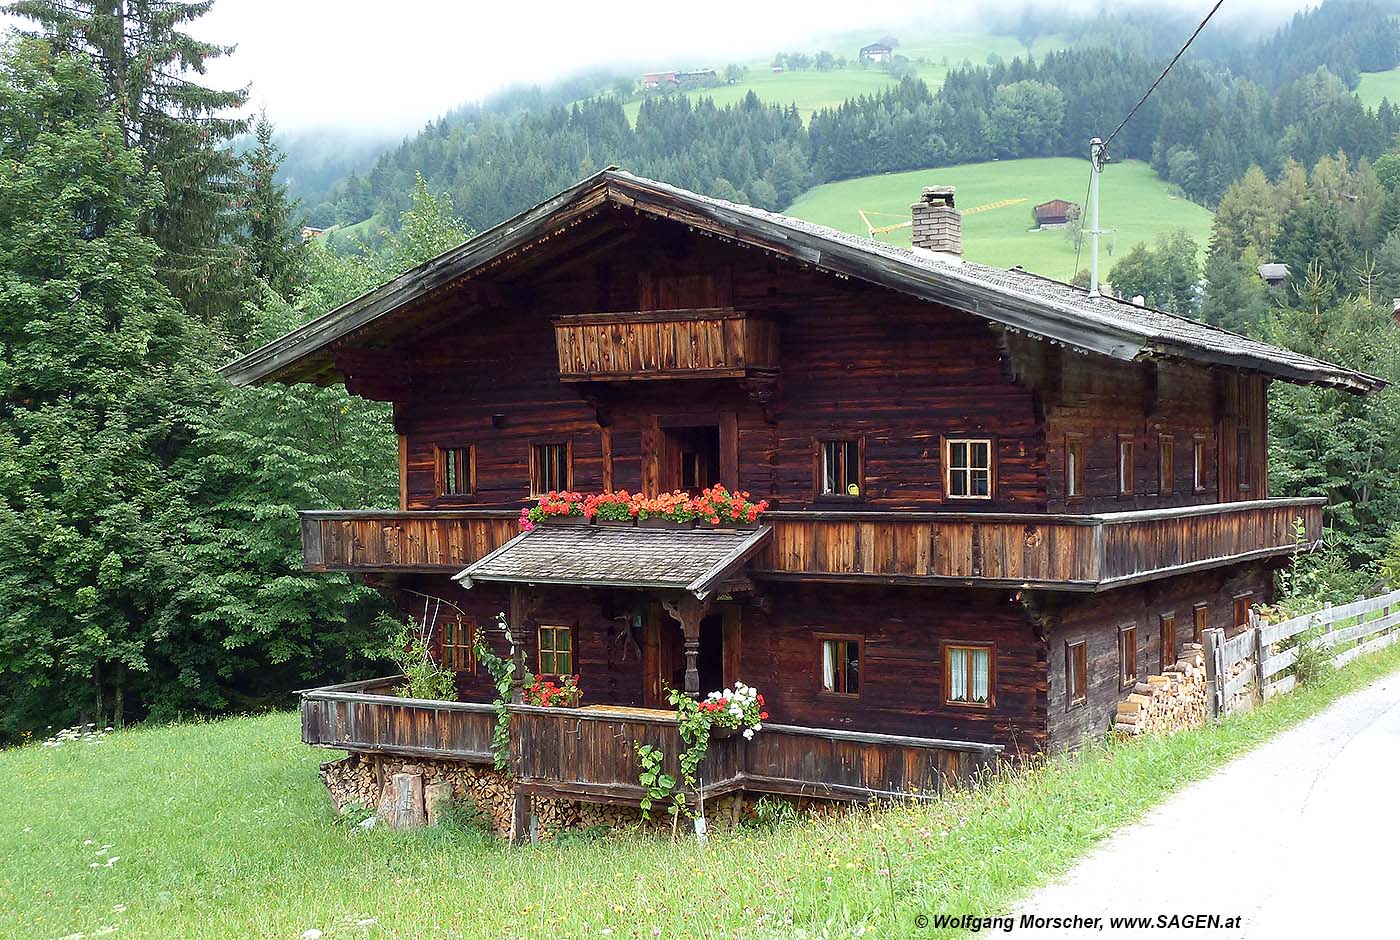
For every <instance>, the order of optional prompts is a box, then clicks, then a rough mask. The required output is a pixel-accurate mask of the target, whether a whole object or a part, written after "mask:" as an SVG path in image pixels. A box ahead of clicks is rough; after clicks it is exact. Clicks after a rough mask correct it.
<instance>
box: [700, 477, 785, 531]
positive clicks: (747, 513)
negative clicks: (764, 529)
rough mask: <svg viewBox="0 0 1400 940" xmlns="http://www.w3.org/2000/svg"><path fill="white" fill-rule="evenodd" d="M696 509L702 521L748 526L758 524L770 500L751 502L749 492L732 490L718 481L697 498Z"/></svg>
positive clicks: (729, 525) (741, 526)
mask: <svg viewBox="0 0 1400 940" xmlns="http://www.w3.org/2000/svg"><path fill="white" fill-rule="evenodd" d="M694 509H695V515H696V518H698V519H699V520H700V521H701V522H708V523H709V524H710V525H715V526H726V527H731V528H746V527H750V526H756V525H758V517H759V516H761V515H762V514H763V513H764V512H765V511H766V510H767V509H768V500H766V499H765V500H760V501H759V502H757V503H755V502H751V501H750V500H749V494H748V493H747V492H738V493H735V492H731V491H730V490H728V489H726V488H725V487H724V486H722V485H721V484H719V483H716V484H715V485H714V486H712V487H710V488H709V489H707V490H705V491H704V492H703V493H701V494H700V495H699V496H698V497H696V498H695V500H694Z"/></svg>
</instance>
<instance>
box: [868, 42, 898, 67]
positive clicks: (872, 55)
mask: <svg viewBox="0 0 1400 940" xmlns="http://www.w3.org/2000/svg"><path fill="white" fill-rule="evenodd" d="M892 55H894V47H892V46H891V45H890V44H889V43H887V42H884V41H883V40H882V41H880V42H872V43H871V44H870V45H868V46H861V47H860V60H861V61H862V62H887V61H889V58H890V56H892Z"/></svg>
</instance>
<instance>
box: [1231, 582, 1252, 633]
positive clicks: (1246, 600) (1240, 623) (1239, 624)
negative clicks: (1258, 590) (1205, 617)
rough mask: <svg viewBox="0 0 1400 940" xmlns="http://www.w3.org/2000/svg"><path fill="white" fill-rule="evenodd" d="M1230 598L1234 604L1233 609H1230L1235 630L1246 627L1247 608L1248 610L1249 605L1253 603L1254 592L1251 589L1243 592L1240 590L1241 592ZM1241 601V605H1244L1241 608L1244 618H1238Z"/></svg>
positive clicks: (1247, 620) (1247, 624)
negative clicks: (1242, 608)
mask: <svg viewBox="0 0 1400 940" xmlns="http://www.w3.org/2000/svg"><path fill="white" fill-rule="evenodd" d="M1232 600H1233V601H1234V605H1235V606H1234V610H1233V611H1231V614H1232V618H1233V619H1234V622H1235V629H1237V630H1242V629H1245V628H1246V627H1248V626H1249V610H1250V608H1251V607H1253V606H1254V604H1253V603H1252V602H1253V600H1254V592H1253V591H1244V592H1242V593H1239V594H1236V595H1235V596H1234V597H1233V598H1232ZM1241 603H1243V605H1244V610H1243V613H1244V620H1240V613H1241V610H1240V605H1241Z"/></svg>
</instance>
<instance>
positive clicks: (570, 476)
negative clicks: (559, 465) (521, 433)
mask: <svg viewBox="0 0 1400 940" xmlns="http://www.w3.org/2000/svg"><path fill="white" fill-rule="evenodd" d="M542 447H562V448H564V485H563V486H562V487H540V488H537V487H536V486H535V483H536V482H537V481H538V479H539V476H538V475H539V472H540V469H541V467H540V463H539V457H538V451H539V449H540V448H542ZM529 473H530V480H529V487H530V498H531V499H537V498H539V497H541V496H544V495H545V494H547V493H549V492H550V491H551V490H553V491H554V492H564V491H568V490H572V489H573V488H574V442H573V440H572V439H570V438H566V439H564V440H559V441H531V442H530V464H529ZM541 482H542V481H541Z"/></svg>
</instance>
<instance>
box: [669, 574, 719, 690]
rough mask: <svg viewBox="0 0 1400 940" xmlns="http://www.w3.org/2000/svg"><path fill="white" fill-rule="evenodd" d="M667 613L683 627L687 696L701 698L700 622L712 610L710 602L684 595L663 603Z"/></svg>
mask: <svg viewBox="0 0 1400 940" xmlns="http://www.w3.org/2000/svg"><path fill="white" fill-rule="evenodd" d="M661 606H663V607H665V608H666V613H668V614H670V615H671V617H672V619H674V620H675V621H676V622H677V623H679V624H680V625H681V633H682V634H684V636H685V694H686V695H689V696H690V697H691V698H699V697H700V621H701V620H704V619H705V614H707V613H708V612H709V610H710V602H709V600H703V601H702V600H700V599H699V598H697V597H696V596H695V595H693V594H683V595H681V596H680V597H678V598H675V599H666V600H663V601H662V602H661Z"/></svg>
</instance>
